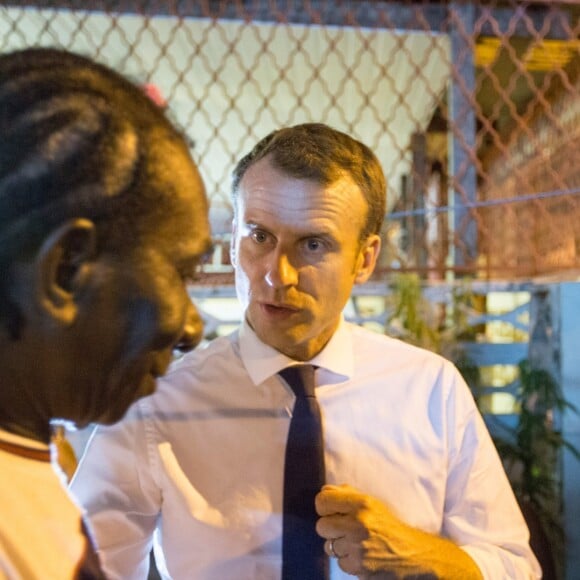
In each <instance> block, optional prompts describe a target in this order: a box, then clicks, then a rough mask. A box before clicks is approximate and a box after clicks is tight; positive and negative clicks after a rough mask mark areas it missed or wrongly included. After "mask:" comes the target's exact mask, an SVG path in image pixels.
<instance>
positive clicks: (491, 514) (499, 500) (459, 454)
mask: <svg viewBox="0 0 580 580" xmlns="http://www.w3.org/2000/svg"><path fill="white" fill-rule="evenodd" d="M451 368H452V369H453V371H452V372H453V375H455V376H453V377H452V388H451V390H450V391H449V397H448V400H447V413H448V414H447V417H448V434H449V435H448V436H449V438H450V457H449V477H448V482H447V491H446V500H445V503H446V505H445V516H444V522H443V533H444V535H445V536H447V537H449V538H452V539H454V541H455V542H456V543H458V544H459V546H460V547H461V548H462V549H463V550H464V551H465V552H467V553H468V554H469V555H470V556H471V558H472V559H473V560H474V561H475V562H476V564H477V565H478V566H479V568H480V570H481V573H482V574H483V577H484V578H486V579H489V580H492V579H493V580H495V579H497V578H509V579H510V580H520V579H521V580H523V579H526V580H528V579H532V578H538V579H539V578H541V570H540V566H539V564H538V562H537V560H536V558H535V556H534V554H533V552H532V550H531V548H530V546H529V532H528V527H527V525H526V522H525V520H524V517H523V515H522V513H521V511H520V509H519V506H518V503H517V501H516V498H515V496H514V493H513V491H512V488H511V485H510V483H509V480H508V478H507V475H506V473H505V471H504V468H503V465H502V463H501V460H500V458H499V455H498V453H497V450H496V448H495V445H494V443H493V441H492V439H491V436H490V434H489V431H488V430H487V427H486V426H485V423H484V422H483V419H482V417H481V415H480V413H479V411H478V409H477V407H476V406H475V402H474V401H473V396H472V395H471V392H470V391H469V388H468V387H467V385H465V383H464V381H463V379H462V378H461V376H460V375H459V373H458V372H457V371H455V369H454V368H453V367H451Z"/></svg>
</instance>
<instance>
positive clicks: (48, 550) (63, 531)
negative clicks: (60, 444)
mask: <svg viewBox="0 0 580 580" xmlns="http://www.w3.org/2000/svg"><path fill="white" fill-rule="evenodd" d="M0 438H1V439H2V440H3V441H6V442H9V443H13V444H17V445H19V446H22V447H23V448H27V449H31V450H45V451H47V450H48V447H47V446H46V445H42V444H40V443H38V442H36V441H32V440H29V439H25V438H23V437H18V436H16V435H12V434H9V433H6V432H5V431H1V432H0ZM0 514H1V519H0V578H6V579H8V580H47V579H53V578H54V579H58V580H68V579H72V578H74V577H75V575H76V573H77V572H78V569H79V563H80V561H81V559H82V557H83V556H84V552H85V549H86V538H85V536H84V535H83V533H82V529H81V510H80V509H79V507H78V506H77V504H76V503H75V502H74V500H73V499H72V498H71V496H70V494H69V492H68V490H67V489H66V482H65V480H64V478H63V476H62V474H60V473H57V471H56V468H55V467H54V466H53V465H52V464H51V463H49V462H47V461H38V460H35V459H29V458H26V457H21V456H19V455H14V454H13V453H8V452H6V451H3V450H2V449H0Z"/></svg>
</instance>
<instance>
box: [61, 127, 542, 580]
mask: <svg viewBox="0 0 580 580" xmlns="http://www.w3.org/2000/svg"><path fill="white" fill-rule="evenodd" d="M232 189H233V204H234V208H235V218H234V223H233V232H232V245H231V258H232V263H233V264H234V267H235V276H236V290H237V295H238V298H239V300H240V301H241V304H242V306H243V309H244V313H245V314H244V319H243V322H242V324H241V326H240V328H239V329H237V330H236V331H234V332H233V333H232V334H231V335H229V336H225V337H219V338H216V339H214V340H213V341H211V342H210V343H209V345H208V346H207V347H206V348H204V349H203V350H199V349H198V350H197V351H195V352H193V353H191V354H187V355H186V356H185V357H183V358H182V359H181V360H179V361H178V362H176V363H175V364H174V365H173V366H172V368H171V369H170V371H169V372H168V374H167V375H166V376H165V377H164V378H162V379H160V381H159V383H160V384H159V388H158V390H157V392H156V393H155V394H154V395H153V396H152V397H149V398H147V399H143V400H141V401H138V402H137V403H136V404H135V405H134V406H133V407H132V409H131V410H130V411H129V413H128V415H127V417H126V418H125V419H124V420H123V421H122V422H120V423H118V424H117V425H114V426H112V427H105V428H98V429H97V430H96V433H95V435H94V437H93V438H92V440H91V442H90V444H89V446H88V449H87V451H86V453H85V455H84V458H83V459H82V460H81V463H80V466H79V470H78V471H77V473H76V475H75V478H74V480H73V483H72V487H73V489H74V491H75V492H76V493H77V494H78V495H79V497H80V498H82V501H83V502H84V504H85V506H86V508H87V510H88V513H89V514H90V521H91V523H92V525H93V527H94V530H95V534H96V537H97V542H98V544H99V547H100V550H101V554H102V556H103V561H104V565H105V567H106V570H107V571H108V572H109V573H110V575H111V577H112V578H123V579H130V578H135V579H137V578H145V577H146V574H147V554H148V552H149V550H150V548H151V546H152V545H153V546H154V549H155V554H156V556H157V562H158V567H159V571H160V573H161V574H162V576H163V577H164V578H174V579H196V580H217V579H219V580H279V579H280V578H282V579H283V580H319V579H320V580H322V579H325V578H331V579H332V580H338V579H340V580H342V579H346V578H351V577H353V576H356V577H359V578H364V579H366V578H371V577H372V578H384V579H387V578H388V579H399V578H441V579H461V580H469V579H480V578H487V579H489V580H498V579H508V578H509V579H511V580H514V579H524V578H525V579H529V578H538V577H539V576H540V571H539V569H538V565H537V562H536V560H535V557H534V555H533V553H532V551H531V550H530V547H529V538H528V529H527V527H526V524H525V521H524V519H523V517H522V515H521V512H520V510H519V508H518V505H517V503H516V500H515V498H514V495H513V493H512V490H511V488H510V485H509V483H508V480H507V477H506V475H505V472H504V470H503V467H502V464H501V462H500V459H499V457H498V454H497V452H496V450H495V448H494V445H493V443H492V440H491V438H490V436H489V433H488V431H487V430H486V428H485V426H484V423H483V420H482V418H481V415H480V414H479V413H478V410H477V408H476V406H475V404H474V400H473V397H472V395H471V392H470V391H469V389H468V387H467V385H466V384H465V382H464V381H463V379H462V378H461V376H460V374H459V372H458V371H457V370H456V369H455V367H454V366H453V365H452V364H451V363H450V362H448V361H447V360H445V359H444V358H442V357H440V356H438V355H436V354H434V353H431V352H428V351H426V350H422V349H419V348H416V347H414V346H411V345H409V344H406V343H404V342H402V341H400V340H396V339H393V338H390V337H388V336H385V335H381V334H378V333H374V332H372V331H370V330H367V329H364V328H362V327H360V326H357V325H354V324H350V323H348V322H347V321H346V320H345V319H344V316H343V311H344V308H345V305H346V303H347V301H348V299H349V297H350V295H351V293H352V290H353V286H354V285H355V284H363V283H364V282H366V281H367V280H368V279H369V277H370V276H371V274H372V272H373V269H374V268H375V265H376V261H377V256H378V255H379V250H380V245H381V238H380V235H379V232H380V230H381V225H382V224H383V220H384V217H385V204H386V185H385V178H384V175H383V172H382V169H381V167H380V164H379V161H378V160H377V157H376V156H375V155H374V154H373V153H372V152H371V151H370V150H369V148H368V147H366V146H365V145H364V144H362V143H360V142H359V141H358V140H355V139H353V138H351V137H350V136H348V135H346V134H344V133H342V132H340V131H337V130H335V129H333V128H331V127H328V126H327V125H323V124H318V123H307V124H301V125H297V126H292V127H287V128H282V129H280V130H276V131H274V132H272V133H271V134H269V135H268V136H266V137H265V138H263V139H262V140H261V141H260V142H259V143H257V145H256V146H255V147H254V148H253V149H252V150H251V151H250V152H249V153H248V154H247V155H246V156H244V157H243V158H242V159H241V160H240V161H239V162H238V164H237V166H236V168H235V169H234V172H233V187H232ZM287 367H290V371H289V372H288V368H287ZM297 375H301V376H302V377H303V378H302V380H301V383H300V381H297V380H296V376H297ZM307 384H308V385H309V386H308V387H307ZM297 385H298V386H297ZM295 393H296V394H295ZM316 402H317V403H318V405H316ZM317 414H318V417H317ZM294 425H298V427H297V428H294V427H293V426H294ZM315 425H318V427H317V428H315ZM300 426H302V427H300ZM320 427H321V428H320ZM304 432H308V433H309V434H312V440H315V441H316V442H319V441H322V443H316V444H315V445H314V444H312V445H311V444H310V443H309V442H308V441H304V438H302V439H301V435H302V434H303V433H304ZM309 436H310V435H309ZM297 441H298V443H297ZM290 450H291V451H290ZM296 450H298V451H296ZM317 453H318V456H317V455H316V454H317ZM296 455H297V456H298V457H296ZM320 456H322V457H321V458H320ZM317 457H318V459H317ZM321 464H322V466H323V468H322V469H321V467H320V466H321ZM320 472H322V475H323V477H322V478H321V477H320ZM311 476H316V478H317V479H316V482H317V483H312V482H311V481H305V479H306V478H310V477H311ZM296 481H298V485H295V483H296ZM296 498H298V500H299V501H295V500H296ZM298 503H300V505H298ZM296 530H299V531H298V533H296Z"/></svg>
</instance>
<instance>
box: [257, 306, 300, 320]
mask: <svg viewBox="0 0 580 580" xmlns="http://www.w3.org/2000/svg"><path fill="white" fill-rule="evenodd" d="M260 306H261V307H262V310H263V311H264V312H265V313H266V315H268V316H270V317H274V318H287V317H290V316H292V315H293V314H296V313H297V312H299V311H300V309H299V308H297V307H296V306H292V305H291V304H284V303H276V302H262V303H261V304H260Z"/></svg>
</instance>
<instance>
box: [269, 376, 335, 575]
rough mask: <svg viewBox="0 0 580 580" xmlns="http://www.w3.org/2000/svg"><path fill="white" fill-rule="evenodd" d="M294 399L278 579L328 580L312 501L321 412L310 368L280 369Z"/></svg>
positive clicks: (318, 469) (320, 472)
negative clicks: (280, 576)
mask: <svg viewBox="0 0 580 580" xmlns="http://www.w3.org/2000/svg"><path fill="white" fill-rule="evenodd" d="M279 374H280V376H281V377H282V378H283V379H284V380H285V381H286V382H287V383H288V385H289V386H290V387H291V388H292V390H293V391H294V394H295V395H296V402H295V404H294V410H293V412H292V419H291V421H290V429H289V431H288V442H287V444H286V458H285V464H284V514H283V537H282V580H327V579H328V557H327V556H326V554H325V552H324V539H323V538H321V537H320V536H319V535H318V534H317V533H316V520H317V519H318V516H317V514H316V509H315V507H314V497H315V496H316V494H317V493H318V492H319V491H320V488H321V487H322V486H323V485H324V483H325V472H324V446H323V441H322V422H321V419H320V409H319V407H318V402H317V401H316V397H315V395H314V367H313V366H312V365H301V366H292V367H288V368H286V369H283V370H282V371H280V373H279Z"/></svg>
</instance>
